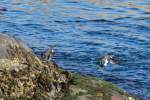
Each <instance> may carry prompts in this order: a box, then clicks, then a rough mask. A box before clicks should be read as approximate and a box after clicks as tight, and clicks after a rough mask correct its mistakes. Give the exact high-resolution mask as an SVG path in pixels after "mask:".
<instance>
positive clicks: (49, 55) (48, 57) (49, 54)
mask: <svg viewBox="0 0 150 100" xmlns="http://www.w3.org/2000/svg"><path fill="white" fill-rule="evenodd" d="M54 54H55V52H54V50H53V49H48V50H47V51H46V53H45V54H44V55H43V59H44V60H51V59H52V57H53V56H54Z"/></svg>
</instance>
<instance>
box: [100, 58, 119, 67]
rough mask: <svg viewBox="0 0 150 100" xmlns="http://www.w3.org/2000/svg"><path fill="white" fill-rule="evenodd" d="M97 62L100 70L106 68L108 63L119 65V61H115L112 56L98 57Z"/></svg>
mask: <svg viewBox="0 0 150 100" xmlns="http://www.w3.org/2000/svg"><path fill="white" fill-rule="evenodd" d="M99 62H100V66H101V67H102V68H105V67H107V65H108V64H109V63H111V64H119V60H118V59H116V58H114V55H105V56H102V57H100V59H99Z"/></svg>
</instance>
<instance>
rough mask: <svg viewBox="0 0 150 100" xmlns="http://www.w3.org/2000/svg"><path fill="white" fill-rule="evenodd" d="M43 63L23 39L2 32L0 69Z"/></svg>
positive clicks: (0, 37)
mask: <svg viewBox="0 0 150 100" xmlns="http://www.w3.org/2000/svg"><path fill="white" fill-rule="evenodd" d="M31 63H32V64H33V63H41V61H40V60H39V59H38V58H37V56H36V55H34V54H33V53H32V50H31V49H30V48H29V47H27V46H26V45H25V44H24V43H23V42H22V41H20V40H17V39H15V38H13V37H11V36H8V35H6V34H2V33H0V65H1V66H0V69H2V68H10V67H14V66H22V64H31Z"/></svg>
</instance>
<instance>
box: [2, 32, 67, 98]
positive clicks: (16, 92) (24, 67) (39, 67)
mask: <svg viewBox="0 0 150 100" xmlns="http://www.w3.org/2000/svg"><path fill="white" fill-rule="evenodd" d="M69 80H70V73H69V72H67V71H64V70H63V69H60V68H58V66H57V64H55V63H54V62H52V61H45V60H44V61H42V60H40V59H39V58H38V57H37V56H36V55H35V54H34V53H33V52H32V50H31V49H30V48H28V47H27V46H26V45H25V44H24V43H23V42H21V41H20V40H17V39H15V38H13V37H11V36H8V35H6V34H2V33H0V82H1V84H0V100H1V99H38V100H39V99H46V100H54V99H56V98H57V99H58V98H60V97H62V96H63V94H64V92H65V91H67V88H68V87H69Z"/></svg>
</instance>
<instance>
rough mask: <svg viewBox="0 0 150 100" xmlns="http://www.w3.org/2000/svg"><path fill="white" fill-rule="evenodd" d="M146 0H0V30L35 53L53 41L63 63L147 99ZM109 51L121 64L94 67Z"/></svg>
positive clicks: (149, 34)
mask: <svg viewBox="0 0 150 100" xmlns="http://www.w3.org/2000/svg"><path fill="white" fill-rule="evenodd" d="M149 5H150V1H149V0H124V1H122V0H1V1H0V8H6V9H7V10H4V11H3V10H1V9H0V32H6V33H8V34H11V35H13V36H15V37H18V38H21V39H22V40H24V41H25V42H26V43H27V44H28V45H29V46H30V47H31V48H32V49H33V50H34V52H36V53H40V52H43V51H44V50H45V49H46V48H48V46H49V45H56V47H55V48H54V49H55V51H56V55H55V57H54V60H55V61H56V62H57V63H58V64H59V65H60V66H61V67H63V68H65V69H67V70H70V71H73V72H81V73H84V74H90V75H93V76H97V77H99V78H102V79H104V80H107V81H110V82H113V83H115V84H117V85H118V86H119V87H121V88H123V89H125V90H126V91H127V92H130V93H132V94H135V95H136V96H138V97H141V98H142V99H143V100H150V74H149V72H150V24H149V23H150V6H149ZM104 54H115V55H116V56H118V57H119V58H120V59H123V61H124V62H123V63H122V64H121V65H110V66H109V67H108V68H106V69H105V70H104V71H103V70H100V69H98V65H97V61H96V60H97V58H98V56H101V55H104Z"/></svg>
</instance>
